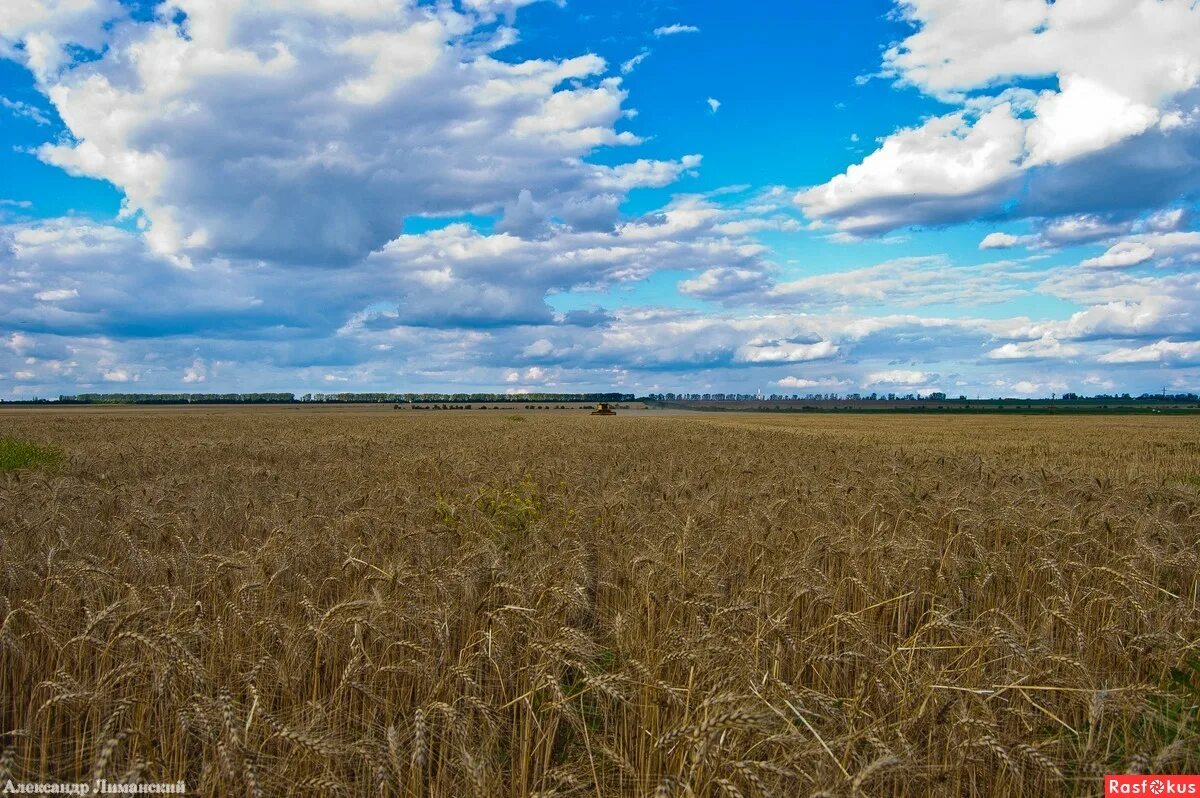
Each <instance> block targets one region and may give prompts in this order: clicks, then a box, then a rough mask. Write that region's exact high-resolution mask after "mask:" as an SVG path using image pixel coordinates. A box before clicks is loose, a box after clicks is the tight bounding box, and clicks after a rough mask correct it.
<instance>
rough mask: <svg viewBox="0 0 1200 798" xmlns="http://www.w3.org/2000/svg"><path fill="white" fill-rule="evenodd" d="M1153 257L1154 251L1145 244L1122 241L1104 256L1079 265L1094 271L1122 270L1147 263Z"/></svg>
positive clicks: (1110, 248)
mask: <svg viewBox="0 0 1200 798" xmlns="http://www.w3.org/2000/svg"><path fill="white" fill-rule="evenodd" d="M1153 257H1154V250H1153V249H1151V248H1150V247H1148V246H1146V245H1145V244H1143V243H1140V242H1138V241H1122V242H1121V243H1119V244H1113V245H1112V246H1111V247H1109V248H1108V250H1107V251H1106V252H1105V253H1104V254H1103V255H1100V256H1098V257H1095V258H1088V259H1087V260H1084V261H1083V262H1082V263H1080V264H1079V265H1080V266H1085V267H1088V268H1093V269H1122V268H1126V267H1129V266H1137V265H1138V264H1141V263H1145V262H1146V261H1148V260H1150V259H1151V258H1153Z"/></svg>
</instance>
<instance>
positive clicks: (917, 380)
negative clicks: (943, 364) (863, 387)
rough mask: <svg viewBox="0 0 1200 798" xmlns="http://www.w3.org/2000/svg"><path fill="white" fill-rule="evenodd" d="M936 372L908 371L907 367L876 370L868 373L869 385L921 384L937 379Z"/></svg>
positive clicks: (867, 382)
mask: <svg viewBox="0 0 1200 798" xmlns="http://www.w3.org/2000/svg"><path fill="white" fill-rule="evenodd" d="M936 379H937V375H936V374H928V373H926V372H924V371H908V370H905V369H890V370H888V371H876V372H872V373H871V374H868V375H867V381H866V384H867V385H903V386H906V387H908V386H913V385H921V384H923V383H926V382H930V381H931V380H936Z"/></svg>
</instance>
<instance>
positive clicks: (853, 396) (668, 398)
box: [645, 391, 1200, 402]
mask: <svg viewBox="0 0 1200 798" xmlns="http://www.w3.org/2000/svg"><path fill="white" fill-rule="evenodd" d="M645 398H646V399H647V400H650V401H654V402H787V401H793V402H799V401H806V400H807V401H817V402H836V401H850V402H919V401H929V402H945V401H958V402H967V401H972V400H968V399H967V397H966V396H963V395H959V396H958V397H957V398H951V397H948V396H947V395H946V394H945V393H943V392H942V391H932V392H930V393H925V394H921V393H905V394H899V393H806V394H797V393H793V394H780V393H773V394H761V393H759V394H755V393H652V394H647V396H646V397H645ZM979 401H986V402H1052V401H1061V402H1196V401H1200V395H1197V394H1195V393H1143V394H1139V395H1137V396H1133V395H1131V394H1128V393H1122V394H1105V393H1101V394H1096V395H1094V396H1083V395H1081V394H1078V393H1064V394H1063V395H1062V396H1061V397H1060V396H1057V395H1051V396H1050V397H1042V398H1026V397H990V398H985V399H982V400H979Z"/></svg>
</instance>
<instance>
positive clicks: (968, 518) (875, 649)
mask: <svg viewBox="0 0 1200 798" xmlns="http://www.w3.org/2000/svg"><path fill="white" fill-rule="evenodd" d="M2 418H3V421H4V423H5V428H6V430H11V431H12V432H13V434H16V435H18V436H20V437H21V438H24V439H29V440H47V441H50V440H52V441H55V442H56V445H58V446H60V447H61V448H63V449H64V450H68V451H70V452H71V453H72V455H71V458H70V460H69V462H67V463H65V464H63V465H62V466H61V467H60V468H58V469H54V470H49V471H40V470H33V471H27V472H20V473H19V474H17V475H13V474H9V475H0V529H2V530H3V534H2V535H0V696H3V700H2V701H0V735H2V736H0V751H3V753H2V754H0V770H4V771H7V772H8V773H11V774H12V775H13V776H14V777H15V778H20V779H24V780H27V781H45V780H49V779H58V780H64V781H76V780H87V779H89V778H93V777H104V778H107V779H108V780H109V781H118V780H121V779H122V778H125V779H138V780H142V781H162V782H175V781H177V780H179V779H183V780H185V781H186V782H187V783H188V785H189V788H190V789H192V790H196V791H198V792H200V793H202V794H206V795H212V794H252V795H253V794H262V795H283V794H297V795H298V794H312V793H313V792H316V791H329V792H338V791H340V792H341V793H342V794H346V795H351V794H376V793H378V794H385V795H387V794H392V795H438V796H457V795H473V794H474V795H497V796H529V795H533V794H541V795H571V794H574V795H605V796H608V795H626V794H628V795H647V794H657V795H686V794H694V795H698V796H716V795H767V794H771V795H807V794H810V793H815V792H820V791H822V790H824V791H827V792H828V793H829V794H834V795H850V794H855V793H860V794H862V793H865V794H870V795H876V794H892V793H904V794H916V795H921V794H936V795H1019V794H1026V795H1041V794H1062V793H1072V792H1087V791H1089V790H1090V791H1092V792H1095V791H1096V790H1097V789H1098V788H1099V782H1098V780H1097V779H1098V776H1099V775H1100V774H1102V773H1104V772H1114V771H1115V772H1124V771H1126V770H1134V771H1141V772H1163V771H1166V772H1181V771H1183V772H1186V771H1188V770H1191V771H1193V772H1194V771H1195V770H1197V769H1200V754H1198V753H1197V752H1198V751H1200V745H1198V741H1200V737H1198V735H1200V721H1198V720H1197V713H1198V712H1200V710H1198V709H1197V706H1198V705H1200V581H1198V577H1197V573H1198V572H1200V491H1198V490H1197V487H1196V485H1195V483H1194V482H1193V481H1190V480H1192V479H1193V478H1194V477H1195V475H1197V474H1200V424H1198V423H1197V422H1196V421H1194V420H1192V419H1187V418H1160V419H1152V418H1145V419H1143V418H1121V419H1093V418H1057V419H1056V418H1027V419H1003V420H998V421H995V422H992V421H990V420H988V419H944V418H931V419H925V418H912V417H874V416H858V417H853V418H844V417H839V418H825V417H817V418H813V417H803V418H795V419H792V418H780V419H775V418H772V419H770V420H769V423H760V422H758V421H757V420H755V422H754V423H740V422H738V423H727V420H726V419H720V420H718V421H717V422H712V421H710V420H706V419H705V418H703V417H694V418H693V417H686V416H675V417H670V418H647V417H622V416H618V417H616V418H592V417H589V416H586V415H581V416H560V415H546V416H539V415H536V414H530V415H527V416H524V417H523V418H525V419H526V420H525V422H524V423H520V424H517V423H513V422H512V421H511V420H509V419H508V418H506V417H504V416H502V415H495V416H489V415H484V414H479V415H470V414H463V415H456V414H436V413H430V414H417V413H412V414H401V413H394V414H381V413H354V412H341V413H309V412H306V411H298V410H290V409H268V410H254V409H251V410H245V411H240V412H230V411H223V412H214V413H206V412H204V411H200V410H192V411H188V412H180V413H175V414H146V415H139V414H132V413H112V414H104V413H95V414H86V415H85V414H55V413H51V412H29V413H21V414H15V413H6V414H5V415H4V416H3V417H2ZM957 422H962V423H957ZM0 777H6V774H5V773H0Z"/></svg>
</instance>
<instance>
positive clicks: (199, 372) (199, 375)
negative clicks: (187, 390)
mask: <svg viewBox="0 0 1200 798" xmlns="http://www.w3.org/2000/svg"><path fill="white" fill-rule="evenodd" d="M207 379H208V367H207V366H206V365H204V361H203V360H201V359H200V358H196V359H195V360H193V361H192V365H190V366H188V367H187V368H186V369H184V372H183V382H184V383H186V384H189V385H194V384H198V383H201V382H204V381H205V380H207Z"/></svg>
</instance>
